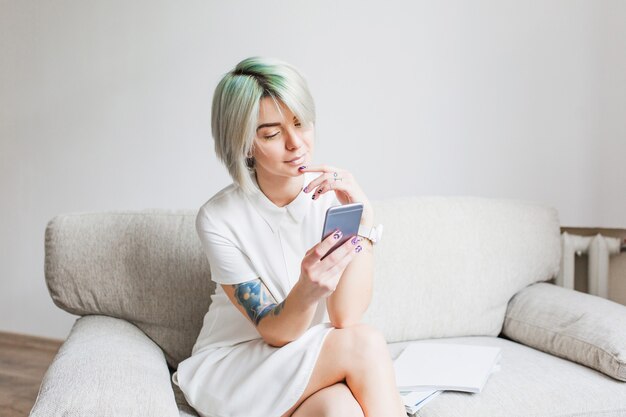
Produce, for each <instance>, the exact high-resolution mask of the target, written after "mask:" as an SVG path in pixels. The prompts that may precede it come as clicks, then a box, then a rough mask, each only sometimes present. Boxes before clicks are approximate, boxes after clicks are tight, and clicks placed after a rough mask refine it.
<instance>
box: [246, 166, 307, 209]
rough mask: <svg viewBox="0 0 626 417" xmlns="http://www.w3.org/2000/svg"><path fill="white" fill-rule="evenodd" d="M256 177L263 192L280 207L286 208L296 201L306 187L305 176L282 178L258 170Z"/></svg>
mask: <svg viewBox="0 0 626 417" xmlns="http://www.w3.org/2000/svg"><path fill="white" fill-rule="evenodd" d="M255 175H256V182H257V184H259V188H260V189H261V192H263V194H265V196H266V197H267V198H268V199H269V200H270V201H271V202H272V203H274V204H275V205H276V206H278V207H284V206H286V205H287V204H289V203H291V202H292V201H293V200H295V199H296V197H298V194H300V192H301V191H302V188H303V187H304V174H302V175H300V176H298V177H280V176H275V175H270V174H265V173H263V172H259V171H258V170H257V171H256V173H255Z"/></svg>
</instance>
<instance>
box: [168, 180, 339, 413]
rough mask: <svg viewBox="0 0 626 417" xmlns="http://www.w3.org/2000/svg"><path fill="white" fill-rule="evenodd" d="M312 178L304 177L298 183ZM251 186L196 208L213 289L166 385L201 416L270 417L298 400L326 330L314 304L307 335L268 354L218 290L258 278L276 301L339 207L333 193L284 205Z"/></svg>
mask: <svg viewBox="0 0 626 417" xmlns="http://www.w3.org/2000/svg"><path fill="white" fill-rule="evenodd" d="M319 175H320V173H305V174H304V176H305V181H304V185H307V184H309V182H311V181H312V180H313V179H315V178H316V177H318V176H319ZM251 178H252V180H253V182H254V184H255V185H256V191H257V192H256V193H255V194H254V195H251V196H250V195H246V194H244V193H243V191H242V190H241V188H239V187H238V186H236V185H235V184H231V185H230V186H228V187H226V188H224V189H222V190H221V191H219V192H218V193H217V194H216V195H214V196H213V197H212V198H211V199H210V200H209V201H207V202H206V203H205V204H204V205H203V206H202V207H201V208H200V210H199V212H198V216H197V219H196V229H197V232H198V235H199V237H200V240H201V241H202V245H203V247H204V250H205V253H206V255H207V257H208V260H209V264H210V268H211V279H212V280H213V281H215V282H216V283H217V284H218V285H217V286H216V291H215V294H214V295H212V296H211V298H212V302H211V306H210V307H209V311H208V312H207V313H206V315H205V317H204V322H203V325H202V329H201V331H200V334H199V335H198V339H197V341H196V343H195V345H194V346H193V349H192V354H191V356H190V357H189V358H187V359H185V360H184V361H182V362H181V363H180V364H179V365H178V370H177V371H176V372H175V373H174V375H172V380H173V382H174V383H175V384H176V385H178V386H179V387H180V389H181V391H182V392H183V393H184V395H185V398H186V399H187V402H188V403H189V404H190V405H191V406H192V407H194V408H195V409H196V411H197V412H198V413H199V414H200V415H201V416H203V417H204V416H211V417H239V416H242V417H257V416H258V417H272V416H280V415H282V414H284V413H285V412H286V411H287V410H289V409H290V408H291V407H292V406H293V405H294V404H295V403H296V402H297V401H298V399H299V398H300V397H301V396H302V393H303V392H304V389H305V388H306V386H307V384H308V382H309V379H310V376H311V373H312V371H313V367H314V365H315V362H316V361H317V357H318V355H319V352H320V349H321V346H322V343H323V342H324V338H325V337H326V335H327V334H328V333H329V332H330V331H331V330H332V327H331V326H330V324H329V320H328V313H327V311H326V303H325V301H324V300H322V301H320V303H319V305H318V308H317V311H316V313H315V316H314V318H313V321H312V323H311V326H310V327H309V329H308V330H307V331H306V332H305V333H304V334H303V335H302V336H301V337H299V338H298V339H296V340H294V341H292V342H290V343H288V344H287V345H285V346H283V347H281V348H276V347H272V346H270V345H268V344H267V343H265V341H264V340H263V339H262V338H261V335H260V334H259V332H258V331H257V329H256V327H255V326H254V325H253V324H252V323H251V322H250V320H249V319H248V318H247V317H244V315H243V314H242V313H241V312H240V311H239V310H238V309H237V308H236V307H235V306H234V305H233V304H232V303H231V301H230V300H229V299H228V297H227V296H226V294H225V293H224V290H223V289H222V287H221V286H220V285H219V284H231V285H232V284H237V283H241V282H246V281H250V280H253V279H257V278H261V280H262V281H263V283H264V284H265V285H266V286H267V288H268V290H269V292H270V293H271V294H272V295H273V296H274V298H275V299H276V302H277V303H280V302H281V301H283V300H284V299H285V298H286V297H287V295H288V294H289V292H290V290H291V288H292V287H293V286H294V284H295V283H296V282H297V280H298V278H299V276H300V264H301V262H302V259H303V258H304V255H305V252H306V251H308V250H309V249H310V248H311V247H313V246H314V245H315V244H316V243H318V242H319V241H320V240H321V237H322V236H321V235H322V227H323V225H324V216H325V214H326V210H327V209H328V208H329V207H331V206H336V205H339V204H340V203H339V201H338V200H337V198H336V196H335V193H334V192H327V193H325V194H323V195H321V196H320V197H318V198H316V199H315V200H312V199H311V196H312V193H304V192H300V194H299V195H298V197H296V199H295V200H293V201H292V202H291V203H289V204H288V205H287V206H285V207H278V206H276V205H275V204H274V203H272V202H271V201H270V200H269V199H268V198H267V197H266V196H265V194H263V193H262V192H261V191H260V189H259V188H258V184H257V182H256V179H255V176H254V175H253V174H252V175H251Z"/></svg>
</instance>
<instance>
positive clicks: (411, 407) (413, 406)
mask: <svg viewBox="0 0 626 417" xmlns="http://www.w3.org/2000/svg"><path fill="white" fill-rule="evenodd" d="M400 394H401V395H402V401H403V402H404V408H405V409H406V412H407V413H409V414H415V412H416V411H417V410H419V409H420V408H422V407H423V406H424V405H425V404H426V403H427V402H429V401H430V400H432V399H433V398H435V397H436V396H437V395H439V394H441V391H433V390H426V391H410V392H401V393H400Z"/></svg>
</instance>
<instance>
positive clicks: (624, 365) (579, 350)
mask: <svg viewBox="0 0 626 417" xmlns="http://www.w3.org/2000/svg"><path fill="white" fill-rule="evenodd" d="M502 334H503V335H504V336H506V337H507V338H509V339H511V340H514V341H517V342H520V343H523V344H524V345H527V346H530V347H533V348H535V349H538V350H541V351H544V352H547V353H550V354H553V355H555V356H559V357H562V358H565V359H569V360H571V361H573V362H577V363H580V364H582V365H585V366H588V367H590V368H593V369H596V370H598V371H600V372H603V373H605V374H606V375H609V376H611V377H613V378H615V379H618V380H621V381H626V306H623V305H621V304H618V303H615V302H613V301H609V300H606V299H604V298H600V297H596V296H593V295H589V294H586V293H582V292H578V291H574V290H570V289H565V288H562V287H558V286H556V285H552V284H547V283H538V284H534V285H530V286H528V287H526V288H524V289H523V290H521V291H520V292H518V293H517V294H516V295H515V296H514V297H513V298H512V299H511V300H510V301H509V304H508V307H507V311H506V316H505V318H504V326H503V328H502Z"/></svg>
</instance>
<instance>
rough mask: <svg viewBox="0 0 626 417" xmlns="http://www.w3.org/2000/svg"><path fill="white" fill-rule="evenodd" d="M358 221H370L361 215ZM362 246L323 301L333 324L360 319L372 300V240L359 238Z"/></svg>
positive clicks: (339, 324)
mask: <svg viewBox="0 0 626 417" xmlns="http://www.w3.org/2000/svg"><path fill="white" fill-rule="evenodd" d="M361 224H368V225H370V224H373V221H371V220H369V219H368V218H364V220H362V221H361ZM359 239H360V242H359V243H358V245H360V246H361V247H362V248H363V249H362V250H361V253H360V255H359V256H357V257H355V258H354V259H353V260H352V262H350V264H349V265H348V267H347V268H346V270H345V271H344V273H343V275H342V276H341V280H340V281H339V285H338V286H337V289H336V290H335V292H333V293H332V294H331V295H330V297H328V300H327V302H326V305H327V308H328V315H329V317H330V322H331V324H332V325H333V327H336V328H343V327H347V326H351V325H354V324H357V323H359V322H360V321H361V318H362V317H363V314H364V313H365V310H367V307H368V306H369V304H370V301H371V299H372V283H373V280H374V253H373V250H372V249H373V248H372V242H370V241H369V240H368V239H364V238H359Z"/></svg>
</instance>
